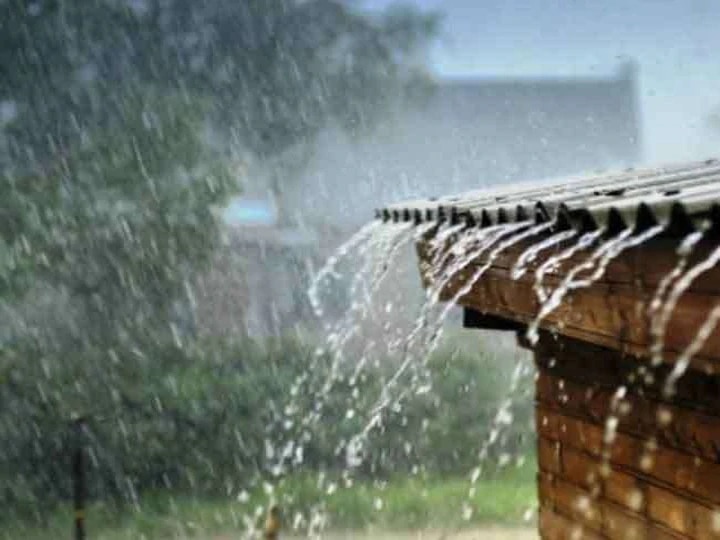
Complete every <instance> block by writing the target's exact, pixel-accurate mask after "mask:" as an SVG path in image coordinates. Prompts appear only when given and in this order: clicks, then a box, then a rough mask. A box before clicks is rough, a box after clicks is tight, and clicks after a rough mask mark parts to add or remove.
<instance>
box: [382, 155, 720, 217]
mask: <svg viewBox="0 0 720 540" xmlns="http://www.w3.org/2000/svg"><path fill="white" fill-rule="evenodd" d="M376 217H378V218H380V219H383V220H385V221H395V222H400V221H414V222H416V223H424V222H430V221H445V220H449V221H451V222H454V223H461V222H463V221H466V222H467V223H468V224H469V225H477V226H481V227H486V226H492V225H498V224H502V223H512V222H520V221H526V220H532V221H535V222H536V223H543V222H549V221H556V222H557V225H558V228H569V227H573V228H576V229H579V230H583V231H585V230H593V229H596V228H600V227H605V228H607V229H608V230H622V229H624V228H627V227H632V228H636V229H645V228H648V227H651V226H655V225H657V224H660V225H663V226H665V227H666V228H668V229H671V228H676V229H678V230H682V231H687V230H693V229H697V228H699V227H704V226H706V224H707V223H708V222H711V223H717V224H720V161H718V160H716V159H711V160H706V161H701V162H693V163H684V164H679V165H669V166H664V167H655V168H647V169H637V170H636V169H627V170H625V171H622V172H616V173H612V174H604V175H597V176H589V177H581V178H570V179H562V180H557V179H556V180H551V181H540V182H526V183H520V184H514V185H509V186H508V185H505V186H499V187H495V188H490V189H485V190H480V191H471V192H468V193H464V194H461V195H457V196H450V197H441V198H437V199H426V200H417V201H407V202H402V203H399V204H394V205H391V206H388V207H386V208H382V209H379V210H378V211H377V216H376Z"/></svg>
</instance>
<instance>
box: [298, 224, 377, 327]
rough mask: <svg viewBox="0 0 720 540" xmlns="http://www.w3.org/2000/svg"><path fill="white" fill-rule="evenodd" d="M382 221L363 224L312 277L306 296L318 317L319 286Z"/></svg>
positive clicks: (319, 309)
mask: <svg viewBox="0 0 720 540" xmlns="http://www.w3.org/2000/svg"><path fill="white" fill-rule="evenodd" d="M381 225H382V222H381V221H380V220H373V221H371V222H369V223H367V224H365V225H364V226H363V227H362V228H361V229H360V230H359V231H357V232H356V233H355V234H354V235H352V236H351V237H350V238H349V239H348V241H347V242H345V243H344V244H342V245H341V246H340V247H339V248H338V249H337V250H336V251H335V253H333V255H331V256H330V257H329V258H328V259H327V261H325V264H324V265H323V266H322V267H321V268H320V270H319V271H318V272H317V274H316V275H315V277H314V278H313V281H312V283H311V284H310V288H309V289H308V297H309V298H310V305H311V306H312V308H313V310H314V311H315V314H316V315H317V316H318V317H322V313H323V312H322V304H321V302H320V288H321V287H322V285H323V284H324V282H325V280H326V279H327V278H328V277H330V276H333V275H334V273H335V269H336V267H337V265H338V263H339V262H340V261H341V260H342V259H344V258H345V257H347V255H348V254H349V253H351V252H352V250H353V249H355V247H357V246H358V245H360V244H362V243H364V242H367V240H368V239H369V238H372V236H373V233H374V232H375V231H376V230H377V229H378V228H380V227H381Z"/></svg>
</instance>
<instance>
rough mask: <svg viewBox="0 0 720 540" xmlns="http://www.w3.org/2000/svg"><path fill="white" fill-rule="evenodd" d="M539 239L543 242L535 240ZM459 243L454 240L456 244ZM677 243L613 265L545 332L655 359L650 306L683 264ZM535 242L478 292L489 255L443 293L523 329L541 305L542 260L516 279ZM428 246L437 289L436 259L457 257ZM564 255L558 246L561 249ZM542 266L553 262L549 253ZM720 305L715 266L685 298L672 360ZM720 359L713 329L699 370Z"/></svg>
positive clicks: (671, 343)
mask: <svg viewBox="0 0 720 540" xmlns="http://www.w3.org/2000/svg"><path fill="white" fill-rule="evenodd" d="M538 240H539V238H538V239H535V242H537V241H538ZM451 243H452V241H449V242H448V245H451ZM677 243H678V241H677V240H672V239H667V238H665V239H661V240H658V241H655V242H650V243H648V244H647V245H645V246H642V247H640V248H635V249H629V250H628V251H627V252H625V253H623V254H622V255H621V256H619V257H618V258H617V259H615V260H613V261H612V262H611V263H610V265H609V266H608V269H607V271H606V273H605V275H604V276H603V277H602V278H601V279H600V280H599V281H598V282H597V283H595V284H594V285H592V286H590V287H587V288H583V289H577V290H575V291H572V292H570V293H569V294H568V295H567V296H566V297H565V298H564V301H563V302H562V303H561V305H560V306H559V307H558V308H557V309H556V310H555V311H553V312H552V313H550V314H549V315H548V316H547V318H546V319H545V320H544V321H542V323H541V328H544V329H546V330H549V331H552V332H555V333H559V334H563V335H566V336H570V337H574V338H577V339H580V340H582V341H585V342H589V343H595V344H598V345H602V346H605V347H610V348H613V349H617V350H620V351H623V352H625V353H629V354H633V355H636V356H647V355H648V351H649V348H650V346H651V345H652V343H653V338H652V335H651V332H650V316H649V314H648V309H649V305H650V301H651V300H652V298H653V295H654V293H655V291H656V289H657V287H658V284H659V283H660V281H661V280H662V279H663V278H664V277H665V276H666V275H667V274H668V273H669V272H670V271H671V270H672V268H673V267H674V266H675V264H676V261H677V256H676V255H675V249H676V247H677ZM530 245H531V242H523V243H520V245H518V246H516V247H514V248H512V249H509V250H508V252H507V253H502V254H501V255H499V256H498V257H497V258H496V259H495V260H494V261H492V264H490V266H489V268H488V269H487V271H486V272H485V273H484V274H483V275H482V277H481V278H480V279H479V280H477V282H476V283H474V284H472V287H471V290H470V291H469V292H467V293H466V294H460V293H461V291H462V289H463V288H464V287H466V286H468V285H470V280H471V278H472V277H473V276H474V275H476V274H477V271H478V269H479V268H480V267H481V265H485V264H487V263H489V262H490V261H489V260H488V259H487V255H485V256H481V257H478V258H477V259H476V260H474V261H472V263H470V264H468V265H467V266H466V267H465V268H464V269H463V270H462V271H460V272H458V273H457V275H456V276H455V278H454V279H452V280H450V282H449V283H447V284H446V286H445V287H444V288H443V290H442V291H441V294H440V298H441V300H443V301H456V302H457V303H458V304H460V305H462V306H464V307H466V308H468V309H470V310H472V311H474V312H477V313H479V314H482V316H483V317H485V318H486V320H496V319H497V320H510V321H515V322H516V323H517V324H519V325H527V324H529V323H531V322H532V321H533V320H534V319H535V316H536V314H537V313H538V311H539V310H540V307H541V304H540V302H539V300H538V298H537V295H536V291H535V289H534V281H535V278H534V274H533V269H534V268H536V267H537V266H538V264H539V262H538V263H534V264H533V265H532V266H530V267H529V270H530V271H528V272H526V273H525V274H524V275H523V276H522V277H520V278H519V279H513V278H512V277H511V273H512V272H511V269H512V266H513V264H514V262H515V261H516V260H517V257H518V256H519V255H520V254H521V253H522V252H523V251H524V250H525V249H527V248H528V247H529V246H530ZM712 247H713V246H712V245H711V244H703V245H702V246H700V247H699V248H698V249H697V252H696V253H695V254H694V255H693V256H692V257H691V258H690V259H689V263H688V264H689V265H692V264H695V263H697V262H698V261H701V260H703V259H704V258H705V257H707V255H708V253H709V252H710V250H711V249H712ZM428 249H429V248H428V244H427V243H422V242H421V243H420V244H419V245H418V254H419V257H420V260H421V265H420V266H421V273H422V277H423V283H424V285H425V286H426V287H430V286H432V284H433V276H432V274H431V272H433V271H434V272H437V269H435V270H432V264H433V261H437V260H444V259H447V260H445V266H446V267H447V266H448V265H449V264H451V263H452V259H453V257H452V256H450V255H448V256H447V257H437V256H435V257H433V255H432V254H431V253H429V251H428ZM557 251H558V250H557V249H556V250H555V252H557ZM588 254H589V251H588V250H586V251H585V252H584V253H581V254H578V255H576V256H574V257H572V258H571V259H570V260H568V261H566V262H564V263H562V264H560V265H559V266H558V268H555V269H553V271H552V272H550V273H549V274H548V276H547V278H546V280H545V281H544V284H545V285H546V286H547V287H549V289H553V288H555V287H557V286H558V285H559V284H560V282H561V280H562V278H563V276H565V275H567V272H568V271H569V270H570V269H571V268H572V267H573V266H575V265H577V264H578V263H579V262H581V261H583V260H584V258H585V257H587V256H588ZM548 255H550V253H548V254H546V256H544V257H542V258H541V261H544V260H546V259H547V256H548ZM719 302H720V269H713V270H711V271H709V272H707V273H705V274H703V275H701V276H700V277H699V278H698V280H697V281H696V282H695V283H693V285H692V287H690V289H689V290H688V291H687V292H686V293H685V294H684V295H683V296H682V297H681V298H680V301H679V302H678V304H677V306H676V308H675V309H674V311H673V315H672V317H671V318H670V321H669V324H668V327H667V331H666V333H665V350H664V355H665V357H666V358H665V359H666V360H668V361H672V360H674V359H675V358H677V356H678V355H679V354H680V353H682V351H684V350H685V348H686V347H687V346H688V345H689V344H690V342H691V341H692V340H693V338H694V336H695V334H696V332H697V330H698V328H699V327H700V326H701V325H702V323H703V322H704V321H705V318H706V316H707V314H708V313H709V312H710V310H711V309H712V308H713V307H714V306H715V305H716V304H717V303H719ZM719 360H720V332H713V333H712V334H711V336H710V338H709V339H708V340H707V342H706V344H705V346H704V347H702V349H701V350H700V351H699V353H698V354H697V356H696V359H695V362H696V365H697V366H700V367H702V368H703V369H714V366H716V365H718V364H717V362H718V361H719Z"/></svg>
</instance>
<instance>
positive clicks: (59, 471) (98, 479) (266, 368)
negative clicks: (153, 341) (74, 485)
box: [0, 339, 532, 509]
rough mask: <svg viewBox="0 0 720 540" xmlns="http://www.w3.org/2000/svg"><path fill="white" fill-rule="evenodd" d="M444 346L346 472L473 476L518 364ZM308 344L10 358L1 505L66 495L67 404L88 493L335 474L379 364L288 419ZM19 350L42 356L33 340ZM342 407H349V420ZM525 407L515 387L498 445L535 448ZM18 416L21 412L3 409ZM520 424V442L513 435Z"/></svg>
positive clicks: (230, 487) (302, 402)
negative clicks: (426, 388) (298, 455)
mask: <svg viewBox="0 0 720 540" xmlns="http://www.w3.org/2000/svg"><path fill="white" fill-rule="evenodd" d="M148 347H149V345H147V346H145V347H143V349H142V350H143V351H147V350H149V349H148ZM450 350H452V349H445V350H441V351H439V353H438V354H437V355H436V356H435V358H434V359H433V361H432V362H431V366H432V371H431V373H432V375H431V380H430V381H431V382H432V385H433V391H432V392H428V393H422V394H420V395H416V396H414V397H408V398H407V399H406V400H404V401H403V402H402V407H399V408H395V409H394V410H388V411H386V413H384V420H383V424H382V428H381V429H379V430H373V431H371V433H370V437H369V439H368V443H367V446H366V448H365V460H364V463H363V465H362V467H361V468H359V469H358V470H356V471H355V473H354V474H355V476H356V477H357V478H358V479H359V480H360V481H362V479H375V480H380V479H391V478H393V477H396V476H398V475H400V476H402V475H411V476H412V475H415V476H419V477H427V476H429V477H433V476H434V475H438V474H442V475H451V476H452V475H455V476H457V475H468V474H469V473H470V471H471V470H472V469H473V467H475V466H476V465H477V464H478V463H479V462H478V457H477V452H478V449H479V448H480V446H481V445H482V443H483V441H484V440H486V439H487V437H488V435H489V431H490V429H491V427H492V426H491V424H492V422H491V419H492V417H493V416H494V414H495V412H496V410H497V407H498V406H499V404H500V401H501V399H500V398H501V395H502V394H501V393H502V391H503V389H506V388H507V386H508V382H509V377H510V372H511V370H512V362H510V361H509V359H506V358H492V357H490V356H484V357H482V358H481V359H480V360H478V359H471V358H469V357H463V356H462V355H459V354H457V353H455V354H449V351H450ZM87 354H90V353H87ZM314 354H315V353H314V349H313V348H311V347H310V346H309V345H305V344H303V343H300V342H298V341H297V340H294V339H292V340H291V339H283V340H273V341H271V342H269V343H264V344H262V346H261V345H260V344H257V343H252V342H242V343H233V344H227V343H222V342H220V343H217V342H215V343H212V342H211V343H204V344H201V345H198V346H189V347H182V348H181V347H178V346H176V345H173V344H166V345H164V346H156V347H155V348H154V349H153V352H152V354H151V355H150V356H145V355H144V354H142V353H140V350H137V351H134V352H133V351H127V352H125V353H122V354H120V353H118V352H114V353H113V355H112V361H111V362H106V361H103V358H102V356H103V355H102V352H101V351H97V352H96V353H95V355H94V356H86V357H70V358H65V359H62V360H63V361H62V362H61V361H60V358H55V357H52V356H49V355H46V356H44V357H41V358H40V359H39V360H38V361H36V362H24V363H20V362H12V361H11V362H9V364H8V365H9V366H10V369H9V370H8V372H7V381H6V383H5V384H4V385H1V386H0V407H3V410H7V411H8V412H9V413H10V414H9V415H3V417H2V418H3V422H1V423H0V437H1V438H2V440H5V441H8V444H7V445H4V446H3V448H2V451H1V452H0V478H4V479H5V480H7V486H8V488H7V489H6V491H5V493H3V494H2V495H3V497H4V499H5V500H4V504H6V505H8V504H11V505H14V506H17V507H19V508H23V507H24V508H28V509H32V508H37V501H39V500H43V501H46V502H47V503H50V504H52V503H53V502H57V501H59V500H62V499H65V498H67V497H68V496H69V488H70V486H69V475H68V473H67V467H68V459H69V455H70V452H71V448H72V446H71V443H72V441H71V440H70V438H69V433H70V430H69V424H68V422H67V419H68V418H70V417H72V416H74V415H75V416H78V415H87V416H88V417H89V418H90V420H89V431H88V436H87V439H86V444H87V445H88V448H89V449H90V450H91V452H92V455H93V456H94V458H93V460H92V470H91V472H90V475H89V477H90V478H91V479H92V490H91V491H92V494H93V498H96V499H98V498H99V499H106V498H108V497H109V498H111V499H112V498H115V499H118V500H120V501H123V500H124V501H132V500H133V497H134V496H136V494H142V493H144V492H146V491H147V490H154V489H163V490H170V491H171V492H176V493H194V494H196V495H198V496H228V495H233V494H237V493H238V492H239V491H241V490H242V489H248V490H253V489H254V487H253V486H259V485H261V484H262V483H263V482H265V481H271V482H273V483H276V482H278V481H279V480H280V479H281V478H284V477H286V476H288V475H289V477H294V476H295V475H296V474H297V473H298V472H302V473H303V474H309V473H310V472H320V471H324V472H325V473H327V474H328V475H329V477H333V476H336V475H338V474H340V473H341V472H342V471H344V470H347V469H346V467H347V464H346V462H345V454H344V451H343V450H344V443H346V442H347V441H348V440H349V439H350V438H351V437H352V436H353V435H355V434H356V433H358V431H359V429H360V428H361V427H362V423H361V421H359V420H358V419H359V418H360V417H362V416H363V415H364V414H366V413H367V411H369V410H370V408H371V406H372V405H373V404H374V403H375V400H376V399H377V396H378V395H379V390H380V387H381V386H382V384H383V380H385V379H386V377H387V373H384V372H383V370H371V369H368V370H365V371H364V376H363V377H360V378H359V379H358V381H357V383H356V384H354V385H352V384H349V383H347V381H346V382H345V383H343V382H340V383H338V384H336V385H334V386H333V387H332V389H331V391H330V393H329V394H328V396H327V403H326V406H325V407H323V409H322V411H323V414H322V417H321V421H320V422H319V423H317V424H315V425H313V426H308V425H307V424H305V425H303V422H302V420H304V419H306V418H307V416H308V414H309V412H310V411H313V410H317V409H316V408H315V401H316V395H317V393H316V392H308V393H307V394H305V395H302V396H300V399H299V400H298V401H297V407H298V411H299V415H294V416H290V417H288V415H287V414H286V411H285V410H284V408H285V407H286V406H287V405H288V403H289V396H290V395H291V392H292V388H293V386H294V385H295V384H296V381H297V379H298V377H299V376H300V375H305V376H310V377H313V374H312V373H309V372H308V370H307V367H308V366H309V365H311V361H312V360H313V359H314V358H315V357H314ZM24 355H25V357H26V358H35V357H36V356H35V355H34V354H33V351H30V350H28V351H25V352H24ZM319 362H320V364H317V369H316V371H315V373H316V374H317V375H316V378H313V379H312V380H310V381H308V387H309V388H314V389H316V390H317V389H318V388H320V387H321V385H322V383H323V382H324V377H325V375H326V374H327V372H328V366H327V365H323V362H329V359H320V361H319ZM350 409H352V410H354V411H356V412H357V415H356V416H354V417H349V416H348V414H347V411H348V410H350ZM531 410H532V408H531V399H530V397H529V396H526V397H522V395H520V399H519V400H518V403H517V405H516V407H515V410H514V412H515V415H516V417H515V423H514V424H513V426H512V427H508V428H506V429H505V430H503V431H502V436H503V437H508V439H507V440H506V441H504V442H503V443H502V444H501V445H500V447H501V449H502V452H503V453H508V455H526V454H527V453H528V452H529V450H530V443H531V441H530V440H529V437H528V435H529V434H530V432H531V427H530V418H531ZM20 414H23V415H24V416H23V417H24V418H25V419H26V421H25V422H23V423H17V422H15V421H12V420H10V419H11V418H17V417H19V415H20ZM288 418H290V419H292V420H293V423H292V424H288V423H287V420H288ZM39 434H42V435H41V436H39ZM518 435H523V436H525V441H524V442H518V441H517V438H516V436H518ZM290 441H296V442H298V441H302V446H303V459H302V462H300V463H298V462H295V461H293V460H292V459H289V460H287V461H286V463H285V467H283V468H282V469H277V468H276V465H277V463H278V459H277V456H278V453H280V452H282V451H283V449H285V448H286V444H287V443H289V442H290ZM268 448H272V450H273V452H274V455H270V454H268ZM491 455H492V454H491ZM494 455H495V457H496V458H497V457H499V455H498V454H497V453H495V454H494ZM291 457H292V456H291ZM491 462H495V461H491ZM512 463H513V461H510V462H509V464H510V465H512Z"/></svg>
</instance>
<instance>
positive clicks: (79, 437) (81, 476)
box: [72, 418, 87, 540]
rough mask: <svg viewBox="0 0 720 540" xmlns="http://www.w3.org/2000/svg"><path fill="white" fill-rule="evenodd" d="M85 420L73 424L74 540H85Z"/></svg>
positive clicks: (80, 419) (78, 420) (79, 419)
mask: <svg viewBox="0 0 720 540" xmlns="http://www.w3.org/2000/svg"><path fill="white" fill-rule="evenodd" d="M84 431H85V419H84V418H78V419H77V420H75V422H74V424H73V439H74V445H75V448H74V449H73V457H72V477H73V510H74V520H75V540H85V538H86V537H85V498H86V495H87V493H86V485H85V450H84V448H83V443H84V439H85V437H84Z"/></svg>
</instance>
